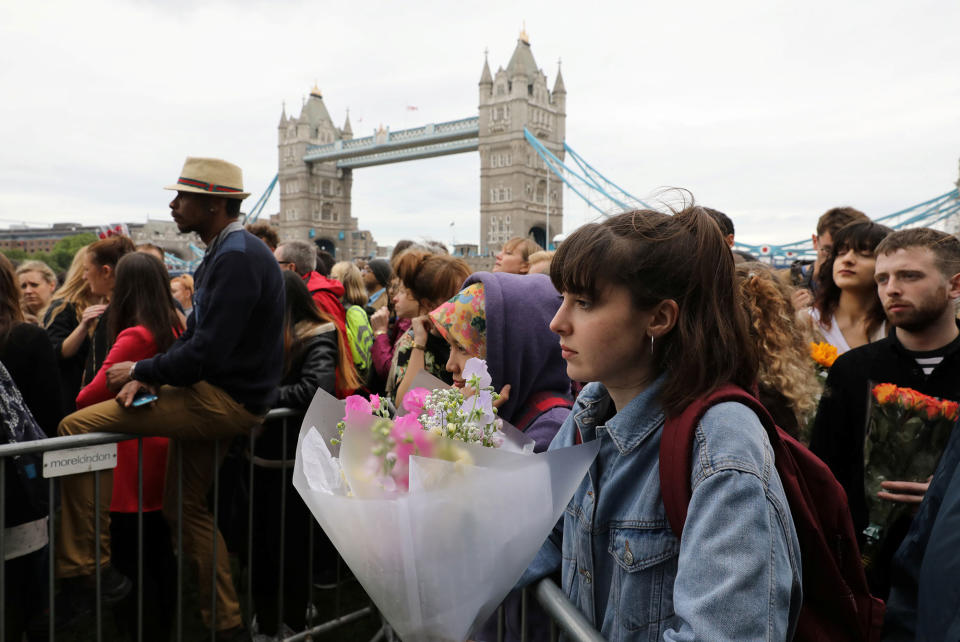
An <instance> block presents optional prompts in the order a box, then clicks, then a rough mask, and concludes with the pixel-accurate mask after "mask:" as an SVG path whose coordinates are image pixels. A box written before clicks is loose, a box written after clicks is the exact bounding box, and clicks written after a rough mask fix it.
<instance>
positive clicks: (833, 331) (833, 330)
mask: <svg viewBox="0 0 960 642" xmlns="http://www.w3.org/2000/svg"><path fill="white" fill-rule="evenodd" d="M807 312H808V313H809V314H810V316H811V317H812V318H813V322H814V327H815V328H816V329H817V331H818V332H820V335H821V336H822V337H823V340H824V341H826V342H827V343H829V344H830V345H832V346H833V347H835V348H836V349H837V354H838V355H841V354H843V353H844V352H847V351H848V350H850V344H849V343H847V339H846V337H844V336H843V333H842V332H840V326H838V325H837V324H836V323H835V322H833V323H831V324H830V327H827V326H825V325H824V324H823V323H821V322H820V311H819V310H817V309H816V308H807ZM885 336H887V322H886V321H884V322H883V323H882V324H880V327H879V328H877V331H876V332H874V333H873V336H871V337H870V343H873V342H874V341H877V340H878V339H882V338H884V337H885Z"/></svg>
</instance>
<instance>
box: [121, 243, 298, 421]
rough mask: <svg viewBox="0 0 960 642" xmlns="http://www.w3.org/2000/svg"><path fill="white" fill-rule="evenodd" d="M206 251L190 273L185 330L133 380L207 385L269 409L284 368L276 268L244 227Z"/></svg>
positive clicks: (143, 364) (250, 405)
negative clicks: (189, 305)
mask: <svg viewBox="0 0 960 642" xmlns="http://www.w3.org/2000/svg"><path fill="white" fill-rule="evenodd" d="M210 249H212V252H211V251H210ZM210 249H208V252H207V255H206V256H205V257H204V258H203V262H201V264H200V267H199V268H198V269H197V271H196V274H194V282H195V284H196V290H195V292H194V300H193V312H192V313H191V314H190V317H189V318H188V319H187V329H186V331H185V332H184V333H183V334H182V335H181V336H180V338H179V339H178V340H177V341H176V343H174V344H173V346H171V347H170V349H169V350H167V351H166V352H165V353H163V354H159V355H157V356H155V357H152V358H150V359H145V360H143V361H140V362H138V363H137V369H136V376H137V379H138V380H140V381H144V382H147V383H154V384H168V385H172V386H189V385H191V384H194V383H196V382H198V381H206V382H207V383H210V384H212V385H214V386H217V387H218V388H222V389H223V390H225V391H226V392H227V393H228V394H229V395H230V396H231V397H233V398H234V399H236V400H237V401H238V402H239V403H241V404H243V405H245V406H247V407H248V408H257V409H265V408H268V407H270V406H271V405H272V404H273V402H274V400H275V399H276V394H277V385H278V384H279V383H280V377H281V374H282V370H283V308H284V290H283V279H282V277H281V275H280V266H279V265H278V264H277V260H276V259H275V258H274V256H273V254H271V253H270V250H269V249H268V248H267V246H266V245H264V243H263V241H261V240H260V239H258V238H257V237H255V236H253V235H252V234H250V233H249V232H247V231H246V230H243V229H240V230H237V231H234V232H231V233H230V234H228V235H227V236H226V237H225V238H223V240H222V241H221V242H220V243H219V244H217V245H216V246H215V247H213V248H210Z"/></svg>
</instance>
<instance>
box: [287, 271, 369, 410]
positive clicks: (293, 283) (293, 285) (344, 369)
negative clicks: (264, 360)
mask: <svg viewBox="0 0 960 642" xmlns="http://www.w3.org/2000/svg"><path fill="white" fill-rule="evenodd" d="M283 289H284V294H285V308H284V316H283V319H284V324H283V326H284V331H283V346H284V354H285V355H286V359H285V364H284V371H285V372H286V374H289V373H290V368H291V367H292V365H293V364H294V363H295V362H296V361H297V360H298V358H299V357H300V354H301V352H302V351H303V345H302V342H301V341H300V340H298V339H297V335H296V330H295V328H296V326H297V324H298V323H301V322H304V321H307V322H310V323H314V324H318V325H320V324H324V323H333V324H334V325H336V323H335V322H334V319H333V317H332V316H330V314H329V313H327V312H326V311H325V310H321V309H320V308H319V307H318V306H317V304H316V303H315V302H314V300H313V297H312V296H310V292H309V290H307V284H306V283H304V282H303V279H301V278H300V277H299V276H298V275H296V274H294V273H293V272H291V271H290V270H284V271H283ZM336 332H337V372H336V380H337V388H338V389H339V390H343V391H346V390H350V391H353V390H356V389H357V388H359V387H360V386H361V384H362V383H363V382H362V381H360V376H359V375H358V374H357V367H356V366H355V365H354V364H353V353H352V352H350V344H349V343H347V337H345V336H344V335H343V333H341V332H340V330H339V329H337V331H336Z"/></svg>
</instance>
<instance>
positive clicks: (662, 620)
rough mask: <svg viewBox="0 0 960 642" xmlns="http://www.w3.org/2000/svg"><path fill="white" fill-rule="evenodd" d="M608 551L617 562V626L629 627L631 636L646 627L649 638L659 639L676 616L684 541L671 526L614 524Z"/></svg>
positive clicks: (612, 597) (614, 595)
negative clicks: (675, 587) (676, 582)
mask: <svg viewBox="0 0 960 642" xmlns="http://www.w3.org/2000/svg"><path fill="white" fill-rule="evenodd" d="M607 552H608V553H609V554H610V555H611V556H612V557H613V560H614V562H616V564H615V566H614V572H613V575H614V577H613V578H612V580H613V581H612V582H611V589H610V600H611V602H612V604H611V606H614V605H615V607H616V614H617V620H618V622H617V629H618V630H621V631H629V632H630V633H631V635H630V637H631V639H638V638H637V637H636V633H637V632H640V631H643V630H645V629H646V630H647V632H648V633H649V636H647V637H648V638H649V639H651V640H656V639H659V638H660V636H661V635H662V633H663V630H664V628H665V624H666V621H667V620H669V619H670V618H673V617H674V609H673V581H674V579H675V578H676V576H677V559H678V557H679V555H680V541H679V540H678V539H677V538H676V537H675V536H674V534H673V532H672V531H671V530H670V528H669V527H668V526H662V527H654V528H644V527H636V526H630V527H625V526H616V527H614V526H611V528H610V546H609V548H608V549H607Z"/></svg>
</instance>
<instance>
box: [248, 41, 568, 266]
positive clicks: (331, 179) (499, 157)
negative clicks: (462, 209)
mask: <svg viewBox="0 0 960 642" xmlns="http://www.w3.org/2000/svg"><path fill="white" fill-rule="evenodd" d="M566 95H567V91H566V87H565V85H564V82H563V76H562V75H561V73H560V71H559V69H558V70H557V75H556V78H555V80H554V83H553V88H552V89H550V88H549V87H548V84H547V76H546V74H545V73H543V70H542V69H540V68H539V67H538V66H537V63H536V60H535V59H534V57H533V52H532V50H531V48H530V39H529V37H528V36H527V34H526V32H525V31H524V32H521V33H520V37H519V38H518V39H517V44H516V47H515V49H514V51H513V55H512V56H511V57H510V61H509V62H508V63H507V66H506V67H505V68H504V67H500V68H498V69H497V71H496V73H495V74H494V73H491V71H490V65H489V62H488V60H487V58H486V56H484V62H483V68H482V71H481V74H480V81H479V83H478V97H479V102H478V109H477V111H478V113H477V115H476V116H469V117H466V118H460V119H457V120H451V121H446V122H440V123H429V124H425V125H423V126H420V127H414V128H410V129H404V130H400V131H393V132H391V131H390V130H389V129H388V128H384V127H381V128H380V129H378V130H377V131H376V132H375V133H374V134H373V135H372V136H366V137H363V138H354V136H353V129H352V127H351V124H350V117H349V114H348V115H347V117H346V119H345V121H344V123H343V125H342V126H340V127H337V126H336V125H334V123H333V120H332V119H331V117H330V113H329V112H328V110H327V107H326V104H325V103H324V98H323V94H322V93H321V91H320V90H319V88H317V87H314V89H313V91H311V92H310V96H309V98H307V100H306V101H305V102H304V104H303V107H302V109H301V111H300V114H299V116H296V117H293V116H292V115H291V116H288V115H287V113H286V109H284V110H283V113H282V114H281V116H280V122H279V123H278V125H277V138H278V156H279V171H278V174H277V186H278V187H279V189H280V212H279V213H278V214H277V215H275V216H273V217H271V222H272V223H275V224H276V225H277V226H278V227H279V231H280V235H281V237H282V238H284V239H285V240H286V239H304V240H312V241H314V242H315V243H317V245H318V246H320V247H321V248H323V249H325V250H327V251H329V252H331V253H332V254H333V255H334V256H335V257H337V258H338V259H339V258H349V257H353V256H369V255H372V254H374V253H375V252H376V243H375V242H374V239H373V236H372V234H371V233H370V232H369V231H367V230H363V229H360V225H359V221H358V219H357V217H355V216H354V215H353V212H352V209H351V190H352V187H353V170H355V169H359V168H363V167H372V166H375V165H385V164H388V163H399V162H406V161H412V160H417V159H421V158H434V157H439V156H446V155H449V154H461V153H468V152H478V153H479V154H480V252H481V254H488V253H490V252H493V251H496V250H499V249H500V247H501V246H502V245H503V243H504V242H505V241H507V240H509V239H510V238H512V237H514V236H529V237H531V238H533V239H534V240H536V241H537V242H538V243H540V245H541V246H546V244H547V237H548V235H549V234H548V232H549V230H554V231H558V230H561V229H562V228H563V189H562V183H561V182H560V181H558V180H556V177H553V178H552V179H551V178H550V177H549V176H548V174H549V173H550V172H551V168H550V166H549V165H548V164H547V163H546V162H545V161H544V156H543V154H542V153H540V152H538V151H537V150H535V149H534V148H532V147H531V146H530V145H529V144H528V142H527V138H526V136H528V135H532V136H535V137H536V139H537V140H538V142H539V143H540V145H542V147H543V149H546V150H549V152H550V154H552V155H553V156H554V157H556V158H558V159H560V160H561V161H562V159H563V157H564V152H565V147H564V137H565V132H566ZM261 200H262V201H264V202H265V200H266V199H265V198H262V199H261ZM258 205H260V204H259V203H258ZM261 207H262V205H261Z"/></svg>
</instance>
